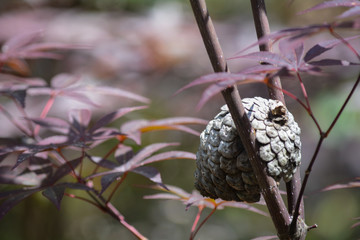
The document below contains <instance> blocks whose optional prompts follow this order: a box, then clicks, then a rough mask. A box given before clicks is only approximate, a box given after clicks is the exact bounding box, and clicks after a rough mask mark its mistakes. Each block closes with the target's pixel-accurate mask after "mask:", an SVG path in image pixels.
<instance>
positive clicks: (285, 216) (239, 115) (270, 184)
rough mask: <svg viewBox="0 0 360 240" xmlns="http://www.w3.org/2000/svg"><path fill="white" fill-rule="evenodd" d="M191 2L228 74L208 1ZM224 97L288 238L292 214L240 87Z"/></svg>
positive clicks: (217, 64) (218, 65)
mask: <svg viewBox="0 0 360 240" xmlns="http://www.w3.org/2000/svg"><path fill="white" fill-rule="evenodd" d="M190 3H191V6H192V9H193V12H194V15H195V18H196V21H197V24H198V27H199V30H200V33H201V36H202V38H203V41H204V44H205V47H206V50H207V52H208V55H209V58H210V61H211V63H212V66H213V69H214V71H215V72H227V71H228V68H227V64H226V61H225V59H224V55H223V52H222V49H221V46H220V43H219V41H218V37H217V35H216V32H215V28H214V26H213V24H212V21H211V18H210V15H209V12H208V10H207V6H206V3H205V0H190ZM222 95H223V97H224V99H225V102H226V104H227V105H228V107H229V111H230V114H231V116H232V118H233V120H234V122H235V125H236V128H237V130H238V133H239V135H240V138H241V141H242V143H243V144H244V146H245V149H246V151H247V153H248V156H249V158H250V162H251V165H252V167H253V169H254V172H255V175H256V177H257V180H258V182H259V185H260V188H261V193H262V195H263V197H264V199H265V201H266V204H267V207H268V209H269V212H270V215H271V217H272V220H273V222H274V225H275V227H276V229H277V232H278V236H279V237H280V238H281V239H288V229H289V226H290V215H289V213H288V211H287V209H286V206H285V204H284V202H283V200H282V198H281V195H280V193H279V190H278V187H277V184H276V182H275V181H274V179H273V178H271V177H268V176H267V173H266V168H265V166H264V164H263V163H262V161H261V160H260V158H259V157H258V155H257V151H256V149H257V147H258V146H257V144H256V141H255V134H254V131H253V129H252V127H251V125H250V122H249V119H248V118H247V116H246V114H245V110H244V106H243V104H242V101H241V98H240V95H239V92H238V91H237V88H236V86H230V87H228V88H226V89H225V90H223V91H222Z"/></svg>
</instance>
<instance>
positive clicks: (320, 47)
mask: <svg viewBox="0 0 360 240" xmlns="http://www.w3.org/2000/svg"><path fill="white" fill-rule="evenodd" d="M359 37H360V35H357V36H353V37H348V38H344V39H332V40H327V41H324V42H321V43H318V44H316V45H315V46H313V47H312V48H310V49H309V50H308V51H307V52H306V54H305V56H304V61H305V62H309V61H310V60H311V59H313V58H315V57H318V56H320V55H321V54H323V53H324V52H327V51H329V50H331V49H332V48H333V47H335V46H336V45H338V44H340V43H343V41H344V40H345V41H347V42H348V41H351V40H354V39H357V38H359Z"/></svg>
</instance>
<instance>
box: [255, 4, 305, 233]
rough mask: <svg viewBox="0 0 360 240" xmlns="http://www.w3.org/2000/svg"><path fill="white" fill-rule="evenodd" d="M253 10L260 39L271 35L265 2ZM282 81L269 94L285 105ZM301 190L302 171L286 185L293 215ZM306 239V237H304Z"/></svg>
mask: <svg viewBox="0 0 360 240" xmlns="http://www.w3.org/2000/svg"><path fill="white" fill-rule="evenodd" d="M251 8H252V12H253V18H254V23H255V28H256V34H257V37H258V39H261V38H262V37H264V36H265V35H267V34H270V25H269V21H268V17H267V14H266V6H265V2H264V0H251ZM259 48H260V51H269V52H271V51H272V46H271V42H267V43H264V44H262V45H260V46H259ZM281 88H282V87H281V81H280V78H279V77H274V78H271V79H270V80H269V84H268V92H269V96H270V98H271V99H276V100H279V101H281V102H282V103H284V105H285V99H284V94H283V91H282V90H281ZM300 188H301V177H300V171H297V172H296V173H295V174H294V176H293V178H292V180H291V181H290V182H288V183H286V192H287V201H288V211H289V213H290V214H291V215H292V214H293V211H294V209H295V205H296V202H297V198H298V196H299V192H300ZM301 217H302V218H304V206H303V201H302V200H301ZM304 237H305V236H304Z"/></svg>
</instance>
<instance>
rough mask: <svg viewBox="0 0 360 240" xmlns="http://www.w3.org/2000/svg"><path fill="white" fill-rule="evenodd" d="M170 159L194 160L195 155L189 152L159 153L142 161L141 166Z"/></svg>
mask: <svg viewBox="0 0 360 240" xmlns="http://www.w3.org/2000/svg"><path fill="white" fill-rule="evenodd" d="M170 159H192V160H195V159H196V155H195V154H194V153H190V152H184V151H169V152H164V153H159V154H156V155H153V156H151V157H149V158H147V159H145V160H144V161H142V163H141V164H142V165H146V164H149V163H154V162H159V161H164V160H170Z"/></svg>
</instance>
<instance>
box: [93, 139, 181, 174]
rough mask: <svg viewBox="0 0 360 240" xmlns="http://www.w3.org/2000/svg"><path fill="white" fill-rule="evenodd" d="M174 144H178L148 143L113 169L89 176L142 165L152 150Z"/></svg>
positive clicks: (123, 170) (121, 171) (120, 171)
mask: <svg viewBox="0 0 360 240" xmlns="http://www.w3.org/2000/svg"><path fill="white" fill-rule="evenodd" d="M176 145H178V143H154V144H151V145H148V146H146V147H145V148H143V149H142V150H140V151H139V152H138V153H137V154H136V155H135V156H134V157H132V158H131V159H130V160H129V161H127V162H126V163H124V164H122V165H120V166H118V167H116V168H114V169H113V170H110V171H106V172H100V173H96V174H93V175H91V176H90V177H89V178H94V177H98V176H105V175H109V174H114V173H124V172H127V171H131V170H133V169H134V168H137V167H139V166H141V165H142V164H141V162H142V161H144V159H145V158H147V157H148V156H150V155H151V154H153V153H154V152H156V151H159V150H160V149H162V148H165V147H168V146H176Z"/></svg>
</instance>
